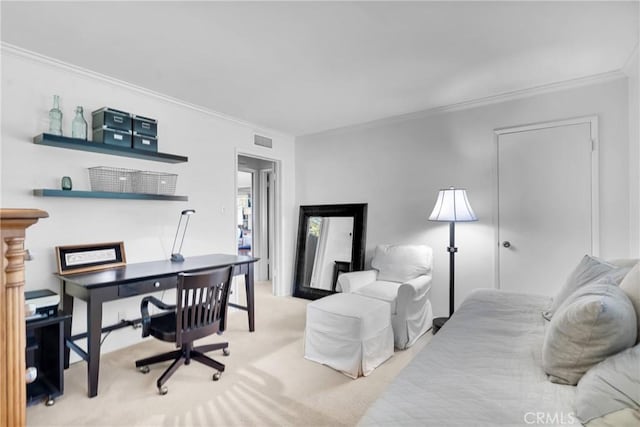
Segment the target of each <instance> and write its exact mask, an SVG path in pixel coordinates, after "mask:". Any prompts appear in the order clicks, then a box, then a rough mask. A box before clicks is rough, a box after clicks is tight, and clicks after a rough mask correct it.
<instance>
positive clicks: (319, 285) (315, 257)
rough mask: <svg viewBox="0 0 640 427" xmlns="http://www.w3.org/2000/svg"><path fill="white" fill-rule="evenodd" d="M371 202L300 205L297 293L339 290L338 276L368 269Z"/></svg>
mask: <svg viewBox="0 0 640 427" xmlns="http://www.w3.org/2000/svg"><path fill="white" fill-rule="evenodd" d="M366 234H367V204H366V203H355V204H343V205H314V206H300V220H299V222H298V243H297V249H296V269H295V276H294V283H293V296H295V297H299V298H307V299H318V298H322V297H324V296H326V295H330V294H333V293H335V292H336V283H337V280H338V275H339V274H340V273H342V272H347V271H358V270H362V269H363V268H364V251H365V243H366V242H365V239H366Z"/></svg>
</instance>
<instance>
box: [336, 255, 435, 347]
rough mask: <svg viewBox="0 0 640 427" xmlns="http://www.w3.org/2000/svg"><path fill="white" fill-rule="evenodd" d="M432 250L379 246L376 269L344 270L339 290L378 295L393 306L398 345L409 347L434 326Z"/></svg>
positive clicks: (372, 263)
mask: <svg viewBox="0 0 640 427" xmlns="http://www.w3.org/2000/svg"><path fill="white" fill-rule="evenodd" d="M432 265H433V251H432V249H431V248H430V247H428V246H423V245H379V246H378V247H376V251H375V255H374V257H373V260H372V261H371V267H373V270H365V271H354V272H351V273H343V274H341V275H340V276H339V277H338V284H337V286H336V290H337V291H340V292H350V293H355V294H359V295H363V296H366V297H369V298H376V299H379V300H383V301H386V302H388V303H389V304H390V305H391V325H392V327H393V336H394V344H395V346H396V348H399V349H406V348H408V347H410V346H412V345H413V344H414V343H415V342H416V340H417V339H418V338H419V337H420V336H421V335H422V334H424V333H425V332H427V331H428V330H429V328H430V327H431V322H432V320H433V312H432V309H431V301H430V300H429V298H430V291H431V270H432Z"/></svg>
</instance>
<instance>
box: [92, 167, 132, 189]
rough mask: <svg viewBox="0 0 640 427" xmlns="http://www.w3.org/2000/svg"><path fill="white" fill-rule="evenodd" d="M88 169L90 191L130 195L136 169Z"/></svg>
mask: <svg viewBox="0 0 640 427" xmlns="http://www.w3.org/2000/svg"><path fill="white" fill-rule="evenodd" d="M88 169H89V184H90V185H91V191H110V192H115V193H132V192H133V191H134V190H133V181H134V177H135V175H136V173H138V172H139V171H138V170H136V169H122V168H112V167H108V166H94V167H92V168H88Z"/></svg>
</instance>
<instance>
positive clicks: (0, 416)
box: [0, 209, 49, 427]
mask: <svg viewBox="0 0 640 427" xmlns="http://www.w3.org/2000/svg"><path fill="white" fill-rule="evenodd" d="M48 216H49V214H48V213H46V212H44V211H41V210H38V209H0V235H1V238H2V241H1V242H0V243H1V246H2V260H1V261H2V282H1V285H0V426H2V427H4V426H7V427H13V426H24V425H25V424H26V406H27V398H26V390H27V389H26V384H25V369H26V366H25V348H26V336H25V320H24V277H25V275H24V255H25V251H24V236H25V229H26V228H27V227H29V226H31V225H33V224H35V223H36V222H38V219H40V218H47V217H48Z"/></svg>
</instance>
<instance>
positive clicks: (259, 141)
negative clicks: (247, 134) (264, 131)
mask: <svg viewBox="0 0 640 427" xmlns="http://www.w3.org/2000/svg"><path fill="white" fill-rule="evenodd" d="M253 143H254V144H256V145H259V146H261V147H267V148H273V140H272V139H271V138H267V137H266V136H262V135H258V134H254V135H253Z"/></svg>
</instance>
